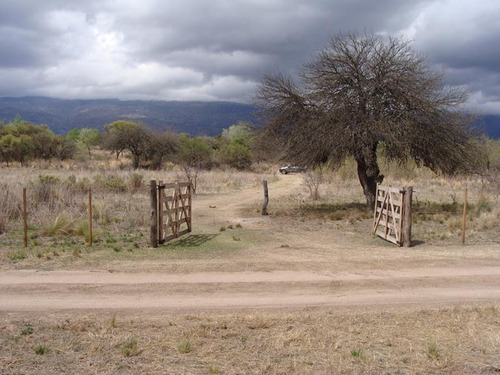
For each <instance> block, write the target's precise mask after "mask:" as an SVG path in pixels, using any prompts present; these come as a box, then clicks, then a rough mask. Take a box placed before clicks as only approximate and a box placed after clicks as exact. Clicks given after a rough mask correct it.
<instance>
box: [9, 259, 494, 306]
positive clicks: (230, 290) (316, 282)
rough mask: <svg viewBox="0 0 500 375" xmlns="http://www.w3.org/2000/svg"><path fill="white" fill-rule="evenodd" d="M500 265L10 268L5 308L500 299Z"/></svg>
mask: <svg viewBox="0 0 500 375" xmlns="http://www.w3.org/2000/svg"><path fill="white" fill-rule="evenodd" d="M499 285H500V267H480V268H429V269H411V270H400V271H385V272H381V271H378V272H373V271H368V272H357V273H342V274H328V273H325V272H322V273H314V272H292V271H281V272H243V273H195V274H180V275H164V274H156V273H138V274H125V273H118V274H117V273H109V272H104V271H96V272H92V271H48V272H47V271H7V272H3V273H2V274H0V310H1V311H49V310H50V311H56V310H79V309H86V310H93V309H132V310H144V309H161V310H162V311H179V310H182V311H184V310H208V309H235V308H251V307H252V308H280V307H287V308H298V307H306V306H308V307H310V306H344V307H345V306H362V305H401V304H425V305H427V304H435V303H447V304H450V303H451V304H456V303H469V302H486V303H492V302H495V301H498V300H500V288H499Z"/></svg>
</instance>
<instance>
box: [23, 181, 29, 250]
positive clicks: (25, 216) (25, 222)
mask: <svg viewBox="0 0 500 375" xmlns="http://www.w3.org/2000/svg"><path fill="white" fill-rule="evenodd" d="M27 203H28V202H27V199H26V188H23V231H24V237H23V238H24V247H28V209H27V207H26V206H27V205H28V204H27Z"/></svg>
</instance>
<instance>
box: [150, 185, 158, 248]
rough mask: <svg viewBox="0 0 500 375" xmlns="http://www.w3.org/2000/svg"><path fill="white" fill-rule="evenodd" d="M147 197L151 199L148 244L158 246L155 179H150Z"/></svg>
mask: <svg viewBox="0 0 500 375" xmlns="http://www.w3.org/2000/svg"><path fill="white" fill-rule="evenodd" d="M149 198H150V201H151V222H150V227H151V228H150V232H149V245H150V246H151V247H158V199H157V195H156V180H151V181H150V183H149Z"/></svg>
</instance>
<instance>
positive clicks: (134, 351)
mask: <svg viewBox="0 0 500 375" xmlns="http://www.w3.org/2000/svg"><path fill="white" fill-rule="evenodd" d="M120 351H121V352H122V354H123V355H124V356H125V357H135V356H136V355H139V353H140V350H139V346H138V344H137V339H136V338H135V337H131V338H129V339H128V340H127V341H125V342H124V343H123V344H122V345H121V346H120Z"/></svg>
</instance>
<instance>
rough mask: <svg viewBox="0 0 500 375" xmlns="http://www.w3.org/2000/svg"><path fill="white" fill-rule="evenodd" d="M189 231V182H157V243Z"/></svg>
mask: <svg viewBox="0 0 500 375" xmlns="http://www.w3.org/2000/svg"><path fill="white" fill-rule="evenodd" d="M189 232H191V184H190V183H189V182H175V183H170V184H164V183H163V181H159V183H158V243H164V242H167V241H170V240H172V239H174V238H177V237H179V236H182V235H183V234H186V233H189Z"/></svg>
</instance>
